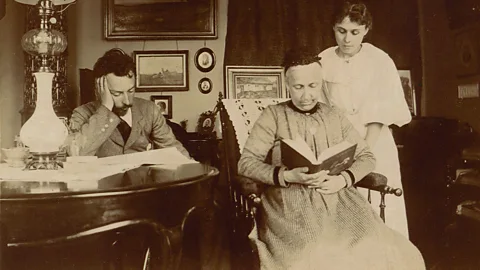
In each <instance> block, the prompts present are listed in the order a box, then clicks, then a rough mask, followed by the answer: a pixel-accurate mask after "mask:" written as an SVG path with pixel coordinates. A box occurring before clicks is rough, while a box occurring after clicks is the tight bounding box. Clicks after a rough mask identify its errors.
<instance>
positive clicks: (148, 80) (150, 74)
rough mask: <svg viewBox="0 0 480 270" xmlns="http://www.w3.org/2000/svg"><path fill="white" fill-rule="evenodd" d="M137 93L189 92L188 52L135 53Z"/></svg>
mask: <svg viewBox="0 0 480 270" xmlns="http://www.w3.org/2000/svg"><path fill="white" fill-rule="evenodd" d="M133 54H134V59H135V62H136V69H137V70H136V72H137V76H136V83H135V86H136V89H137V91H144V92H152V91H187V90H188V51H187V50H183V51H134V52H133Z"/></svg>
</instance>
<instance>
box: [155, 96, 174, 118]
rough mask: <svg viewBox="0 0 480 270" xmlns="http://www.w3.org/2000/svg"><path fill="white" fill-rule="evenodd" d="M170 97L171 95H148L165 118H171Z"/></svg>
mask: <svg viewBox="0 0 480 270" xmlns="http://www.w3.org/2000/svg"><path fill="white" fill-rule="evenodd" d="M172 99H173V98H172V96H156V95H153V96H150V100H152V101H153V102H155V104H157V106H158V107H160V111H161V112H162V114H163V116H165V118H167V119H172Z"/></svg>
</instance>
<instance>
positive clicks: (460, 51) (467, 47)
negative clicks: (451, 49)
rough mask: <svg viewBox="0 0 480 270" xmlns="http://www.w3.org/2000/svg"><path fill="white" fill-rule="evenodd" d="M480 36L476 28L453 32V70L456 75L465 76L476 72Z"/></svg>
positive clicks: (477, 68)
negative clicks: (454, 59) (454, 55)
mask: <svg viewBox="0 0 480 270" xmlns="http://www.w3.org/2000/svg"><path fill="white" fill-rule="evenodd" d="M478 38H480V35H479V30H478V28H472V29H466V30H462V31H457V32H456V33H455V39H454V41H455V54H456V61H455V64H456V66H455V70H456V72H457V77H458V78H462V77H467V76H471V75H475V74H477V72H478V70H479V65H478V60H479V59H478V57H479V56H478V49H479V48H480V46H479V43H478V41H477V40H478Z"/></svg>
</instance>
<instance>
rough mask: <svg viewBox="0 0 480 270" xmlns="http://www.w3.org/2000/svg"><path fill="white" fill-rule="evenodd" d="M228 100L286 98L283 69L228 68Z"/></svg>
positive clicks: (226, 95)
mask: <svg viewBox="0 0 480 270" xmlns="http://www.w3.org/2000/svg"><path fill="white" fill-rule="evenodd" d="M225 74H226V77H227V79H226V90H225V91H226V93H225V97H226V98H232V99H236V98H252V99H257V98H286V97H287V93H286V88H285V84H284V81H285V78H284V75H283V68H282V67H277V66H226V71H225Z"/></svg>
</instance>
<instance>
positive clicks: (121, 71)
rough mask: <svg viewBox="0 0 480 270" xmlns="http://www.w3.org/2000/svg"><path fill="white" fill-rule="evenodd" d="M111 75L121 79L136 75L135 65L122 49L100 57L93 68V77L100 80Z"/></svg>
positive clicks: (108, 52) (110, 51)
mask: <svg viewBox="0 0 480 270" xmlns="http://www.w3.org/2000/svg"><path fill="white" fill-rule="evenodd" d="M110 73H113V74H114V75H115V76H119V77H124V76H129V74H135V63H134V62H133V59H132V58H131V57H130V56H128V55H127V54H126V53H125V52H124V51H122V50H121V49H118V48H115V49H111V50H109V51H107V52H106V53H105V54H104V55H103V56H102V57H100V58H99V59H98V60H97V62H96V63H95V65H94V66H93V76H94V77H95V78H100V77H102V76H105V75H107V74H110Z"/></svg>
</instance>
